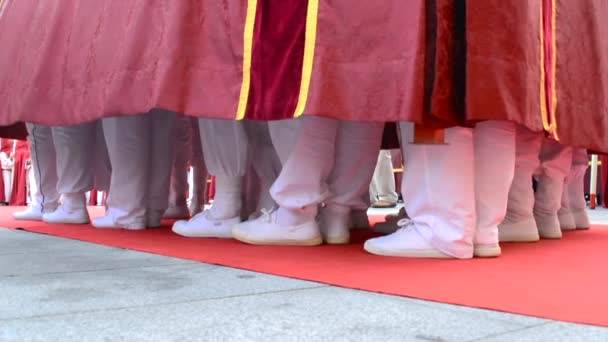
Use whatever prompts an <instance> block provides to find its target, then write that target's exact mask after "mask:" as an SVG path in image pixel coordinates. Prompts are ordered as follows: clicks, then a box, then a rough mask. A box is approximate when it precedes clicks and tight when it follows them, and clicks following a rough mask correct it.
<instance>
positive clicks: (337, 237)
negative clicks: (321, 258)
mask: <svg viewBox="0 0 608 342" xmlns="http://www.w3.org/2000/svg"><path fill="white" fill-rule="evenodd" d="M349 226H350V210H349V209H348V208H346V209H345V210H344V209H342V208H340V209H334V208H332V207H330V206H327V207H325V208H322V209H321V211H320V213H319V228H320V229H321V235H322V236H323V241H325V243H326V244H328V245H346V244H348V243H349V242H350V229H349Z"/></svg>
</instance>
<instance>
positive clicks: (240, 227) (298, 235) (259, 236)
mask: <svg viewBox="0 0 608 342" xmlns="http://www.w3.org/2000/svg"><path fill="white" fill-rule="evenodd" d="M232 237H234V238H235V239H237V240H239V241H241V242H244V243H248V244H251V245H275V246H318V245H320V244H321V243H323V238H322V237H321V232H320V231H319V226H318V225H317V222H316V221H315V220H314V219H313V220H311V221H308V222H304V223H302V224H298V225H291V226H290V225H282V224H280V223H279V222H277V210H272V211H264V215H262V216H261V217H259V218H258V219H256V220H253V221H247V222H242V223H239V224H237V225H236V226H234V228H233V229H232Z"/></svg>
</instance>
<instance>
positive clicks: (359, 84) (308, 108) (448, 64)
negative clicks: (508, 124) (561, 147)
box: [0, 0, 608, 151]
mask: <svg viewBox="0 0 608 342" xmlns="http://www.w3.org/2000/svg"><path fill="white" fill-rule="evenodd" d="M606 6H608V4H607V3H606V2H605V1H603V0H580V1H570V0H530V1H521V0H487V1H486V0H484V1H476V0H469V1H459V0H408V1H403V0H384V1H352V0H282V1H275V0H257V1H254V0H231V1H230V0H229V1H223V2H219V1H160V0H132V1H110V0H101V1H91V2H87V3H86V5H85V4H83V3H82V2H81V1H78V0H62V1H35V0H20V1H10V2H8V3H6V6H5V7H6V8H5V9H4V14H3V16H2V18H1V19H0V32H3V34H2V35H0V46H2V47H3V49H2V50H1V51H0V74H2V75H6V76H4V77H3V78H2V79H0V124H10V123H13V122H16V121H19V120H22V121H32V122H39V123H47V124H72V123H81V122H85V121H91V120H93V119H97V118H100V117H105V116H113V115H116V114H122V115H133V114H139V113H144V112H147V111H148V110H150V109H151V108H154V107H160V108H164V109H169V110H173V111H176V112H180V113H185V114H189V115H194V116H199V117H214V118H224V119H242V118H250V119H260V120H269V119H284V118H292V117H294V116H299V115H321V116H328V117H334V118H338V119H345V120H373V121H413V122H416V123H418V124H421V125H433V126H441V127H449V126H452V125H466V124H471V123H473V122H475V121H478V120H512V121H515V122H518V123H520V124H523V125H525V126H527V127H528V128H530V129H532V130H535V131H540V130H542V129H543V128H544V129H545V130H547V131H549V132H551V133H554V134H555V135H557V136H558V137H560V138H561V139H562V141H563V142H564V143H567V144H574V145H580V146H584V147H588V148H593V149H596V150H602V151H608V137H606V136H605V135H604V134H603V132H605V131H606V130H608V122H607V119H606V104H605V103H604V102H605V101H604V97H605V96H606V92H608V89H605V86H604V84H608V82H606V77H608V75H606V73H604V72H603V70H602V69H603V68H606V67H608V63H606V58H607V57H606V56H607V55H608V43H607V42H606V39H608V38H606V37H607V36H608V32H604V31H607V30H608V28H606V25H604V24H603V18H602V17H601V14H603V13H606ZM554 14H555V15H554ZM150 22H154V23H157V24H156V25H153V26H152V27H150V25H149V23H150ZM605 33H606V34H605ZM574 36H577V37H585V39H573V43H572V44H571V43H569V40H570V38H569V37H574ZM15 37H19V39H15ZM15 61H17V62H15ZM580 61H592V62H589V63H580ZM582 64H584V65H582ZM594 70H599V73H598V75H597V76H595V75H594V73H593V71H594ZM590 89H591V90H590ZM583 107H584V108H583ZM586 108H588V109H586ZM49 113H52V114H49ZM581 118H582V119H581Z"/></svg>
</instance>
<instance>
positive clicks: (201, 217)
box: [173, 210, 241, 239]
mask: <svg viewBox="0 0 608 342" xmlns="http://www.w3.org/2000/svg"><path fill="white" fill-rule="evenodd" d="M240 222H241V218H240V217H238V216H237V217H233V218H229V219H223V220H218V219H215V218H213V217H212V216H211V213H210V212H209V210H205V211H203V212H202V213H200V214H198V215H196V216H194V217H193V218H192V219H190V220H189V221H177V222H175V224H174V225H173V232H174V233H175V234H177V235H181V236H185V237H192V238H222V239H229V238H232V227H234V226H235V225H237V224H239V223H240Z"/></svg>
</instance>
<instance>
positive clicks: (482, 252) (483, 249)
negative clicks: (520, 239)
mask: <svg viewBox="0 0 608 342" xmlns="http://www.w3.org/2000/svg"><path fill="white" fill-rule="evenodd" d="M501 253H502V251H501V249H500V245H499V244H498V243H491V244H475V246H474V247H473V255H474V256H476V257H478V258H496V257H498V256H500V254H501Z"/></svg>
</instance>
